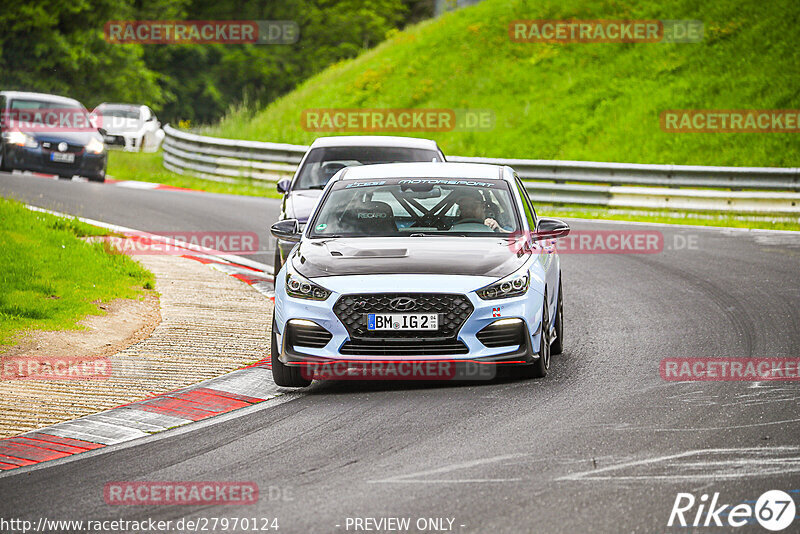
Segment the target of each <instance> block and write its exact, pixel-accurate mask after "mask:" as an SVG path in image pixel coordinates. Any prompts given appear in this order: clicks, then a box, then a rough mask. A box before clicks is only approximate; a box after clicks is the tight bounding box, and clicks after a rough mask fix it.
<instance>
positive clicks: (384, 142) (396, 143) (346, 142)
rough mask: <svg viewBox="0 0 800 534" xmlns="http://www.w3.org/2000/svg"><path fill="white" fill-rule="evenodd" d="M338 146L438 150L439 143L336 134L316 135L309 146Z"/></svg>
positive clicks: (381, 136) (415, 139)
mask: <svg viewBox="0 0 800 534" xmlns="http://www.w3.org/2000/svg"><path fill="white" fill-rule="evenodd" d="M338 146H376V147H381V146H387V147H398V148H421V149H428V150H439V145H437V144H436V141H433V140H431V139H420V138H418V137H393V136H390V135H336V136H331V137H318V138H317V139H315V140H314V142H313V143H311V147H309V148H320V147H338Z"/></svg>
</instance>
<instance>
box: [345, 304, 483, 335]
mask: <svg viewBox="0 0 800 534" xmlns="http://www.w3.org/2000/svg"><path fill="white" fill-rule="evenodd" d="M399 297H403V298H408V299H413V300H414V304H413V306H410V307H409V309H404V310H402V311H398V310H395V309H392V307H391V306H390V304H389V303H390V302H391V301H392V300H393V299H396V298H399ZM473 310H474V308H473V307H472V304H471V303H470V301H469V299H468V298H467V297H466V296H464V295H458V294H449V293H366V294H361V295H342V296H341V297H339V300H337V301H336V304H334V306H333V312H334V313H335V314H336V317H338V318H339V320H340V321H342V324H344V326H345V328H347V332H348V333H349V334H350V337H351V338H354V339H358V338H360V339H398V338H406V339H407V338H415V339H420V340H445V339H455V337H456V336H457V335H458V331H459V330H460V329H461V327H462V326H463V325H464V323H465V322H466V320H467V317H469V316H470V314H471V313H472V312H473ZM368 313H438V314H439V329H438V330H436V331H424V330H418V331H399V332H386V331H369V330H367V314H368Z"/></svg>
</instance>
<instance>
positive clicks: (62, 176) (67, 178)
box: [58, 174, 72, 180]
mask: <svg viewBox="0 0 800 534" xmlns="http://www.w3.org/2000/svg"><path fill="white" fill-rule="evenodd" d="M58 179H59V180H72V176H67V175H66V174H59V175H58Z"/></svg>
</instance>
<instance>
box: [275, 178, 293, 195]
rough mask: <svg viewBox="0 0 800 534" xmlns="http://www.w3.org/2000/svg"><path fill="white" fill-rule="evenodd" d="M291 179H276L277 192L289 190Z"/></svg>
mask: <svg viewBox="0 0 800 534" xmlns="http://www.w3.org/2000/svg"><path fill="white" fill-rule="evenodd" d="M291 182H292V181H291V180H290V179H288V178H284V179H283V180H279V181H278V193H286V192H287V191H288V190H289V184H290V183H291Z"/></svg>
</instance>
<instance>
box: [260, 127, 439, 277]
mask: <svg viewBox="0 0 800 534" xmlns="http://www.w3.org/2000/svg"><path fill="white" fill-rule="evenodd" d="M426 161H427V162H430V161H442V162H443V161H445V157H444V154H443V153H442V151H441V149H440V148H439V145H437V144H436V141H432V140H430V139H418V138H416V137H390V136H383V135H376V136H368V135H356V136H335V137H320V138H318V139H317V140H315V141H314V142H313V143H312V144H311V146H310V147H309V149H308V152H306V154H305V156H303V159H302V160H301V161H300V165H299V166H298V167H297V171H296V172H295V174H294V176H293V177H292V178H291V179H289V178H285V179H283V180H281V181H279V182H278V192H280V193H283V202H282V203H281V213H280V216H279V219H278V220H279V221H282V220H284V219H297V221H298V222H299V223H305V222H306V221H307V220H308V216H309V215H310V214H311V211H312V210H313V209H314V206H315V205H316V203H317V200H319V196H320V194H321V193H322V189H323V188H324V187H325V185H326V184H327V183H328V181H329V180H330V179H331V178H333V176H334V175H335V174H336V173H337V172H339V171H340V170H341V169H343V168H345V167H350V166H354V165H373V164H376V163H411V162H426ZM292 247H294V243H291V242H286V241H281V240H278V241H277V243H276V245H275V273H276V274H277V272H278V271H279V270H280V268H281V266H282V265H283V262H284V260H285V259H286V256H287V255H288V254H289V252H290V251H291V250H292Z"/></svg>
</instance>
